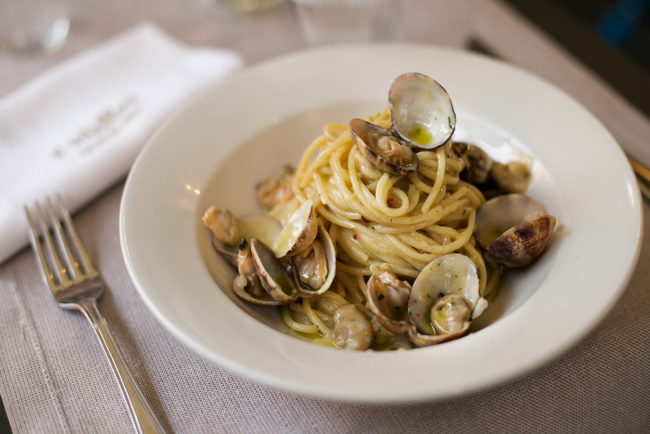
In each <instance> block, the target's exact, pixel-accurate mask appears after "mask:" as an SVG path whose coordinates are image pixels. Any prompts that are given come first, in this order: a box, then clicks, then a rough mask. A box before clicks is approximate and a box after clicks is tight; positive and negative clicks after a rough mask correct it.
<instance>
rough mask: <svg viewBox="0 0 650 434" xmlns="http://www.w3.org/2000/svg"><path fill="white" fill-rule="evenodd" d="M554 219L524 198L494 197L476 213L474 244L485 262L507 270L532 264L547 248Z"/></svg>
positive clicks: (515, 195) (511, 195)
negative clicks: (488, 261)
mask: <svg viewBox="0 0 650 434" xmlns="http://www.w3.org/2000/svg"><path fill="white" fill-rule="evenodd" d="M554 227H555V217H554V216H552V215H549V214H547V213H546V211H545V210H544V208H543V207H542V206H541V205H540V204H539V203H537V202H536V201H535V200H533V199H532V198H530V197H528V196H526V195H523V194H515V193H513V194H507V195H503V196H497V197H495V198H493V199H490V200H488V201H487V202H485V203H484V204H483V205H481V207H480V208H479V209H478V211H477V213H476V232H475V236H476V240H477V241H478V243H479V244H480V245H481V247H483V249H484V250H485V256H486V258H487V259H489V260H491V261H493V262H495V263H497V264H501V265H505V266H507V267H523V266H526V265H528V264H530V263H532V262H533V261H534V260H535V259H536V258H537V257H538V256H539V255H540V254H541V253H542V252H543V251H544V249H545V248H546V245H547V244H548V242H549V240H550V239H551V235H553V229H554Z"/></svg>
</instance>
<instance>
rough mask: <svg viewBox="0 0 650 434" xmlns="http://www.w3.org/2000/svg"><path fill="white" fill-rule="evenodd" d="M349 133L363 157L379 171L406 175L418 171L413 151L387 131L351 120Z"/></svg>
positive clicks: (368, 123) (361, 121) (357, 120)
mask: <svg viewBox="0 0 650 434" xmlns="http://www.w3.org/2000/svg"><path fill="white" fill-rule="evenodd" d="M350 132H351V133H352V138H353V139H354V141H355V142H356V144H357V146H358V148H359V150H360V151H361V153H362V154H363V155H364V157H366V158H367V159H368V161H370V162H371V163H372V164H373V165H374V166H375V167H377V168H378V169H379V170H383V171H384V172H388V173H392V174H393V175H406V174H407V173H409V172H414V171H416V170H417V169H418V166H419V161H418V157H417V156H416V155H415V152H414V151H413V149H411V147H410V146H408V145H406V144H404V143H403V142H402V141H401V140H400V139H399V137H397V136H395V135H393V133H392V132H390V131H389V130H387V129H385V128H382V127H380V126H378V125H375V124H373V123H370V122H367V121H364V120H363V119H352V120H351V121H350Z"/></svg>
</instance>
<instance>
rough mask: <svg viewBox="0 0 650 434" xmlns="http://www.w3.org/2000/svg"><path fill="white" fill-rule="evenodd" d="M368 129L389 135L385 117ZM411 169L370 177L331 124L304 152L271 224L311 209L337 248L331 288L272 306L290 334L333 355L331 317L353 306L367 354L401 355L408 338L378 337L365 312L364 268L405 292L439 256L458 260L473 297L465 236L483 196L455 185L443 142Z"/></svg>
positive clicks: (457, 163) (477, 259) (372, 171)
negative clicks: (365, 325) (363, 321)
mask: <svg viewBox="0 0 650 434" xmlns="http://www.w3.org/2000/svg"><path fill="white" fill-rule="evenodd" d="M367 120H368V121H369V122H371V123H373V124H376V125H379V126H381V127H384V128H390V124H391V119H390V112H389V110H388V109H384V110H382V111H380V112H378V113H376V114H374V115H372V116H370V117H369V118H367ZM416 155H417V158H418V159H419V167H418V169H417V171H414V172H411V173H409V174H408V175H392V174H389V173H387V172H384V171H381V170H379V169H377V168H376V167H375V166H374V165H373V164H371V162H370V161H369V160H368V159H367V158H366V157H364V155H363V154H362V153H361V152H360V151H359V148H358V147H357V146H355V142H354V140H353V138H352V136H351V133H350V130H349V128H348V126H347V125H342V124H330V125H327V126H325V128H324V130H323V134H322V135H321V136H319V137H318V138H317V139H316V140H314V141H313V142H312V143H311V145H310V146H309V147H308V148H307V149H306V150H305V152H304V154H303V156H302V158H301V160H300V162H299V164H298V167H297V169H296V171H295V173H294V175H293V178H292V180H291V188H292V191H293V195H294V197H293V198H292V199H291V200H290V201H288V202H286V201H285V202H282V203H280V204H278V205H277V206H276V207H275V208H274V209H272V210H271V211H270V214H271V215H273V216H275V217H277V218H279V219H280V220H281V221H286V219H287V217H288V216H289V215H290V214H291V213H292V212H293V211H294V210H295V209H296V208H297V207H298V205H299V204H300V203H303V202H305V201H307V200H312V201H313V203H314V206H315V211H316V213H317V215H318V216H319V217H320V220H321V223H323V227H324V228H325V229H326V230H327V231H328V233H329V235H330V237H331V239H332V240H333V242H334V244H335V246H336V257H337V260H336V278H335V280H334V283H333V285H332V286H331V287H330V289H329V290H328V291H326V292H325V293H323V294H321V295H315V296H312V297H302V298H300V299H298V300H297V301H295V302H292V303H289V304H287V305H284V306H281V308H280V309H281V316H282V319H283V321H284V323H285V324H286V325H287V327H289V329H290V330H292V331H293V332H295V333H296V334H298V335H301V336H305V337H308V338H311V339H313V340H314V341H316V342H319V343H322V344H326V345H334V343H333V339H332V334H333V327H334V322H335V321H334V317H333V315H334V312H335V311H336V310H337V309H338V308H339V307H341V306H343V305H345V304H349V303H352V304H354V305H355V306H356V307H357V309H358V310H359V311H360V312H363V313H366V314H367V316H368V317H369V318H371V324H372V327H373V329H374V336H375V338H374V340H373V342H372V345H371V348H373V349H394V348H401V347H410V346H411V344H410V342H409V340H408V338H406V337H403V336H398V335H395V334H393V333H391V332H389V331H388V330H386V329H384V328H383V327H382V326H381V325H380V324H379V323H378V322H377V321H376V320H374V318H373V316H372V315H371V314H370V312H369V311H368V307H367V303H366V283H367V281H368V277H369V276H371V274H372V271H371V267H381V266H383V265H384V264H388V265H389V266H390V268H391V269H392V271H393V272H394V273H395V275H396V276H397V277H398V278H399V279H403V280H406V281H409V282H412V281H413V280H414V279H415V278H416V277H417V275H418V274H419V273H420V271H421V270H422V269H423V268H424V267H425V266H426V265H427V264H428V263H430V262H431V261H433V260H434V259H436V258H438V257H439V256H441V255H445V254H448V253H452V252H457V253H461V254H463V255H466V256H467V257H469V258H470V259H471V261H472V262H473V263H474V264H475V265H476V269H477V272H478V277H479V291H480V293H481V294H482V293H484V292H485V289H486V285H487V283H488V273H487V270H486V265H485V261H484V259H483V256H482V254H481V252H480V250H479V249H478V248H477V246H476V245H475V241H474V237H473V236H472V234H473V232H474V229H475V218H476V209H477V207H478V206H480V205H481V204H482V203H483V202H484V200H485V199H484V197H483V195H482V193H481V192H480V191H479V190H478V189H477V188H476V187H475V186H474V185H472V184H470V183H468V182H465V181H463V180H462V179H460V177H459V174H460V172H461V171H462V170H463V167H464V163H463V161H462V160H461V158H460V157H459V156H458V155H457V154H456V153H455V152H454V151H453V150H452V143H451V141H449V142H448V143H447V144H445V145H444V146H441V147H439V148H436V149H434V150H421V151H419V152H417V154H416Z"/></svg>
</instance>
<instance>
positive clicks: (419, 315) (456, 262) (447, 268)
mask: <svg viewBox="0 0 650 434" xmlns="http://www.w3.org/2000/svg"><path fill="white" fill-rule="evenodd" d="M486 303H487V302H486V301H485V299H483V298H482V297H481V296H480V294H479V279H478V273H477V271H476V265H475V264H474V262H472V260H471V259H469V258H468V257H467V256H465V255H461V254H459V253H450V254H447V255H443V256H440V257H438V258H436V259H434V260H433V261H431V262H430V263H429V264H428V265H427V266H426V267H424V268H423V269H422V271H421V272H420V274H419V275H418V277H417V278H416V279H415V282H413V288H412V289H411V295H410V297H409V304H408V313H407V317H408V321H409V324H410V327H409V330H408V332H409V337H410V339H411V341H412V342H413V343H414V344H416V345H418V346H426V345H435V344H438V343H441V342H445V341H447V340H450V339H454V338H457V337H459V336H461V335H462V334H463V333H465V332H466V331H467V329H468V328H469V325H470V323H471V320H472V319H473V318H476V317H477V316H478V315H479V314H480V313H481V312H482V311H483V310H484V309H485V306H486ZM477 308H478V309H480V311H478V312H477V313H476V314H474V311H475V310H477Z"/></svg>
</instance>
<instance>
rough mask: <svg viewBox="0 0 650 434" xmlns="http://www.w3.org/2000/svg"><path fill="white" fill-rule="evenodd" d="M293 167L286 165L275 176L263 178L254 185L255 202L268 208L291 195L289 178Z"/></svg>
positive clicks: (291, 176) (291, 175)
mask: <svg viewBox="0 0 650 434" xmlns="http://www.w3.org/2000/svg"><path fill="white" fill-rule="evenodd" d="M292 178H293V168H292V167H291V166H286V167H284V168H282V170H281V171H280V173H278V174H277V175H276V176H273V177H270V178H267V179H265V180H264V181H262V182H260V183H259V184H257V185H256V186H255V195H256V197H257V202H258V203H259V204H260V205H262V206H263V207H264V208H265V209H267V210H270V209H271V208H273V207H274V206H276V205H277V204H279V203H281V202H285V201H287V200H289V199H291V198H292V197H293V190H292V189H291V179H292Z"/></svg>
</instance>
